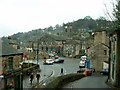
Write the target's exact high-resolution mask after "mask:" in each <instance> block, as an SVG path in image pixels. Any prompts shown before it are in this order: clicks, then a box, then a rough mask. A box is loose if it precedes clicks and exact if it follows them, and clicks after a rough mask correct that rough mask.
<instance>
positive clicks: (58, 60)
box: [54, 59, 64, 63]
mask: <svg viewBox="0 0 120 90" xmlns="http://www.w3.org/2000/svg"><path fill="white" fill-rule="evenodd" d="M63 62H64V59H55V60H54V63H63Z"/></svg>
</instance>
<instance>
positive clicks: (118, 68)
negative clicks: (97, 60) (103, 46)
mask: <svg viewBox="0 0 120 90" xmlns="http://www.w3.org/2000/svg"><path fill="white" fill-rule="evenodd" d="M109 63H110V66H109V71H110V74H109V78H108V80H109V82H110V83H111V84H112V85H113V86H116V87H118V88H120V30H116V31H115V32H113V33H112V34H111V35H110V59H109Z"/></svg>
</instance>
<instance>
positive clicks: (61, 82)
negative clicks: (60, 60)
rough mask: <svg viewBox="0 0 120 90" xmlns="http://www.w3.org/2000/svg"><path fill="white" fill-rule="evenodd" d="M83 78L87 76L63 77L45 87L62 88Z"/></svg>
mask: <svg viewBox="0 0 120 90" xmlns="http://www.w3.org/2000/svg"><path fill="white" fill-rule="evenodd" d="M83 77H85V75H83V74H81V73H74V74H67V75H62V76H59V77H56V78H54V79H53V80H52V81H51V82H49V83H48V84H47V85H46V86H45V88H61V87H62V86H63V85H65V84H67V83H69V82H72V81H75V80H78V79H81V78H83Z"/></svg>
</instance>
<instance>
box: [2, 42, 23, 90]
mask: <svg viewBox="0 0 120 90" xmlns="http://www.w3.org/2000/svg"><path fill="white" fill-rule="evenodd" d="M22 57H23V53H22V52H18V51H17V50H16V49H15V48H13V47H12V46H10V45H9V43H8V42H5V41H3V40H0V85H1V86H0V89H2V88H4V89H9V88H11V87H12V88H18V89H19V88H21V74H20V73H21V70H22V69H21V65H20V62H22Z"/></svg>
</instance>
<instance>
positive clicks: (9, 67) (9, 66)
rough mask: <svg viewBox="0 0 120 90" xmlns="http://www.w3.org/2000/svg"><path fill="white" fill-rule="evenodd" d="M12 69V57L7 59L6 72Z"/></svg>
mask: <svg viewBox="0 0 120 90" xmlns="http://www.w3.org/2000/svg"><path fill="white" fill-rule="evenodd" d="M12 69H13V57H9V58H8V70H12Z"/></svg>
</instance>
